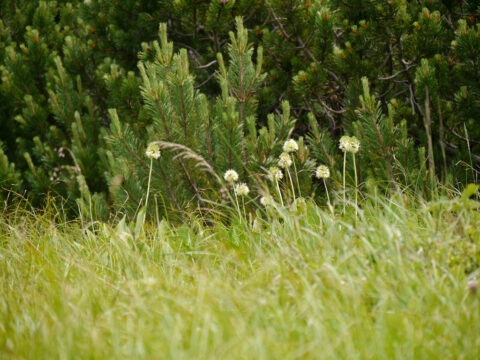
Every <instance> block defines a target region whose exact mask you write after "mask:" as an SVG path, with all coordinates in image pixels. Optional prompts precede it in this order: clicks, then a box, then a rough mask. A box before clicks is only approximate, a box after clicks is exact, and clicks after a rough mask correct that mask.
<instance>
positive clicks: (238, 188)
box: [235, 183, 250, 196]
mask: <svg viewBox="0 0 480 360" xmlns="http://www.w3.org/2000/svg"><path fill="white" fill-rule="evenodd" d="M249 192H250V189H249V188H248V186H247V184H245V183H241V184H237V185H235V194H237V195H238V196H247V195H248V193H249Z"/></svg>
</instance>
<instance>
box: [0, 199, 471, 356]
mask: <svg viewBox="0 0 480 360" xmlns="http://www.w3.org/2000/svg"><path fill="white" fill-rule="evenodd" d="M475 207H476V203H475V202H474V201H473V200H468V199H467V198H466V196H463V197H461V196H460V195H456V194H454V195H451V196H449V197H445V198H439V199H438V200H436V201H430V202H427V201H425V200H422V199H420V198H417V197H413V196H408V195H405V194H397V195H393V196H390V197H386V198H381V197H379V196H377V197H374V198H370V199H365V200H364V203H363V206H362V208H361V209H359V210H358V215H357V217H358V218H357V220H355V213H354V212H353V211H351V208H350V210H349V209H348V208H347V212H346V214H345V215H341V211H337V210H338V209H336V211H335V214H333V215H332V213H331V212H330V211H329V210H328V209H327V208H323V207H319V206H317V205H315V204H314V203H313V202H310V201H307V202H306V203H303V202H299V203H298V204H297V205H292V206H285V207H283V208H279V207H270V208H267V210H266V211H265V212H263V213H262V214H261V216H259V217H258V218H257V220H256V221H255V222H251V221H245V219H243V220H242V219H241V218H238V217H237V218H235V217H234V220H233V222H231V223H227V222H225V221H222V219H218V220H217V221H215V222H214V223H213V224H212V223H208V224H205V221H203V219H202V218H201V217H200V216H195V215H194V214H193V215H191V216H190V217H189V218H188V221H186V222H185V223H184V224H183V225H179V226H175V227H174V226H171V225H169V224H168V223H167V222H165V221H157V222H155V221H154V222H147V223H146V224H145V226H143V227H140V226H138V223H137V224H135V223H128V222H126V221H124V220H121V221H117V222H111V223H100V222H87V221H86V220H81V219H80V220H78V221H73V222H71V221H65V220H63V217H62V216H61V215H60V214H61V211H58V209H56V208H54V207H53V206H50V207H47V208H46V209H45V210H44V211H42V212H38V211H37V212H34V211H29V210H26V209H25V207H23V208H22V207H21V206H18V207H16V208H9V209H5V210H4V212H3V215H2V216H1V217H0V239H1V240H0V292H1V297H0V357H1V358H7V359H8V358H11V359H56V358H58V359H72V358H84V359H106V358H110V359H150V358H165V359H167V358H169V359H478V358H480V335H479V334H480V306H479V299H478V296H479V295H480V294H478V292H477V277H478V275H479V270H478V262H479V260H480V249H479V240H480V213H479V212H478V210H476V209H475ZM259 214H260V211H259ZM260 219H262V220H260Z"/></svg>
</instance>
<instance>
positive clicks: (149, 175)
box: [145, 159, 153, 210]
mask: <svg viewBox="0 0 480 360" xmlns="http://www.w3.org/2000/svg"><path fill="white" fill-rule="evenodd" d="M152 168H153V159H150V171H149V173H148V185H147V198H146V199H145V210H146V209H147V208H148V195H150V181H151V180H152Z"/></svg>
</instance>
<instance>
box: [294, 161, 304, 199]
mask: <svg viewBox="0 0 480 360" xmlns="http://www.w3.org/2000/svg"><path fill="white" fill-rule="evenodd" d="M292 160H293V168H294V169H295V180H297V188H298V196H300V197H302V192H301V191H300V182H299V181H298V173H297V165H295V159H292Z"/></svg>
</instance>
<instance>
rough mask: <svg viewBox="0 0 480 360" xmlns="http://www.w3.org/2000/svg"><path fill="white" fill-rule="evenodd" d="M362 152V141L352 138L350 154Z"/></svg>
mask: <svg viewBox="0 0 480 360" xmlns="http://www.w3.org/2000/svg"><path fill="white" fill-rule="evenodd" d="M358 150H360V140H358V139H357V138H356V137H355V136H352V137H351V138H350V152H351V153H353V154H355V153H357V152H358Z"/></svg>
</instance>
